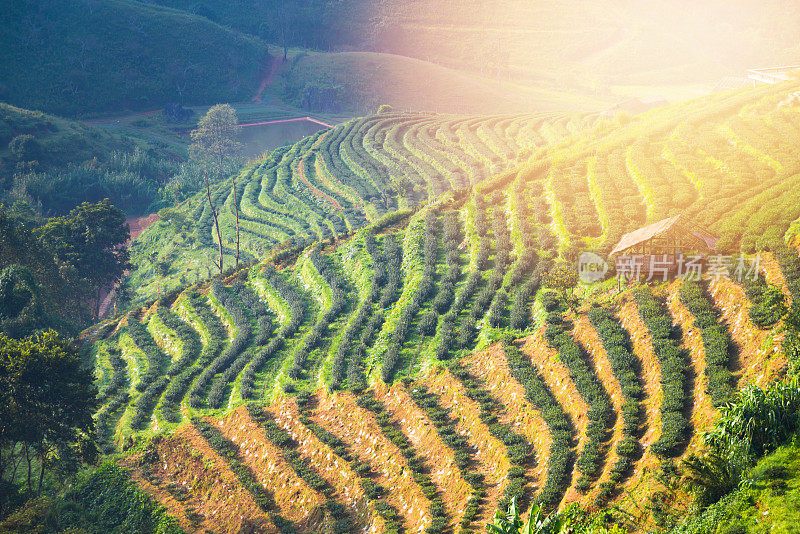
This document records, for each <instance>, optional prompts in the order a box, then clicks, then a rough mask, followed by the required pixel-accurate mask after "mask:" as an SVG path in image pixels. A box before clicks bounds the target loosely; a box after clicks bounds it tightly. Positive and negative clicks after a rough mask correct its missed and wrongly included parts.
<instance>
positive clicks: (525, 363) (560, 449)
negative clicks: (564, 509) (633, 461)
mask: <svg viewBox="0 0 800 534" xmlns="http://www.w3.org/2000/svg"><path fill="white" fill-rule="evenodd" d="M503 351H504V352H505V355H506V359H507V361H508V367H509V369H510V370H511V374H512V375H513V376H514V379H516V380H517V381H518V382H519V383H520V384H522V387H523V388H525V395H526V397H527V399H528V400H529V401H530V402H531V404H533V406H535V407H536V409H537V410H539V412H540V413H541V414H542V418H543V419H544V421H545V423H547V427H548V429H549V430H550V439H551V442H550V451H549V454H548V456H547V478H546V479H545V483H544V485H543V486H542V489H541V490H540V491H539V494H538V495H537V496H536V500H535V502H536V503H537V504H540V505H541V506H543V507H544V508H546V509H552V508H554V507H556V506H557V505H558V503H559V501H560V500H561V497H562V496H563V495H564V491H566V489H567V487H568V486H569V476H570V468H571V467H572V461H573V457H572V451H571V450H570V449H571V447H572V443H573V441H574V436H575V429H574V427H573V425H572V422H571V421H570V420H569V418H568V417H567V415H566V414H565V413H564V409H563V408H562V406H561V405H560V404H559V403H558V401H556V400H555V398H553V394H552V393H551V392H550V390H548V388H547V385H546V384H545V382H544V379H543V378H542V377H541V375H540V374H539V371H538V369H536V368H535V367H533V366H532V365H531V364H530V360H528V359H527V358H524V357H523V355H522V353H521V352H520V350H519V349H518V348H517V347H516V346H515V345H514V344H513V343H512V338H510V337H507V338H504V339H503Z"/></svg>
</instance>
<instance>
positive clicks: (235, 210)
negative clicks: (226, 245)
mask: <svg viewBox="0 0 800 534" xmlns="http://www.w3.org/2000/svg"><path fill="white" fill-rule="evenodd" d="M233 213H234V214H235V215H236V268H237V269H238V268H239V204H238V203H237V202H236V177H234V178H233Z"/></svg>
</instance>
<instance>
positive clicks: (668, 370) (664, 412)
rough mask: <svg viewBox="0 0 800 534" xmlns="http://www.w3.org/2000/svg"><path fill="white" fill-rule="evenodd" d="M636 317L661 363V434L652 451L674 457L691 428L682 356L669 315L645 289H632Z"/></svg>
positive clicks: (647, 289) (683, 358) (685, 364)
mask: <svg viewBox="0 0 800 534" xmlns="http://www.w3.org/2000/svg"><path fill="white" fill-rule="evenodd" d="M633 296H634V298H635V299H636V304H637V305H638V307H639V316H640V317H641V318H642V321H644V323H645V325H647V329H648V331H649V332H650V335H651V336H652V344H653V352H655V354H656V357H657V358H658V362H659V364H660V365H661V389H662V391H663V395H664V398H663V400H662V401H661V409H660V410H661V437H659V438H658V440H657V441H656V442H655V443H653V445H652V446H651V447H652V450H653V452H655V453H656V454H659V455H662V456H675V455H677V454H678V453H679V452H680V450H681V449H682V447H683V446H684V445H685V443H686V440H687V439H688V434H689V432H690V430H691V428H690V426H689V422H688V421H687V420H686V416H685V415H684V410H685V408H686V394H687V392H686V369H687V365H688V364H687V362H686V355H685V354H683V353H682V352H681V350H680V349H679V348H678V341H677V340H676V339H675V330H674V327H673V324H672V321H671V319H670V317H669V314H668V312H667V310H666V308H665V306H664V304H663V302H661V301H660V300H658V299H656V297H654V296H653V293H652V292H651V291H650V289H649V288H646V287H643V288H640V289H637V290H636V291H635V292H634V295H633Z"/></svg>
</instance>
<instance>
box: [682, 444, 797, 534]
mask: <svg viewBox="0 0 800 534" xmlns="http://www.w3.org/2000/svg"><path fill="white" fill-rule="evenodd" d="M744 478H745V480H746V481H748V482H749V487H743V488H741V489H739V490H738V491H735V492H733V493H732V494H730V495H729V496H727V497H725V498H724V499H723V500H722V501H721V502H719V503H717V504H715V505H713V506H711V507H710V508H709V509H708V510H706V511H705V512H704V513H703V514H702V515H700V516H698V517H693V518H690V519H689V520H688V521H687V522H686V523H685V524H684V525H683V526H682V527H680V528H678V529H676V530H674V531H673V532H674V534H726V533H731V534H733V533H738V534H766V533H767V532H772V533H778V534H788V533H790V532H797V528H798V527H797V525H798V521H800V442H798V438H797V436H795V437H794V439H792V441H791V442H790V443H788V444H786V445H784V446H783V447H781V448H779V449H778V450H777V451H775V452H774V453H772V454H770V455H769V456H767V457H765V458H763V459H762V460H761V461H760V462H759V463H758V465H756V466H755V467H754V468H753V469H751V470H750V472H749V473H747V474H746V476H745V477H744Z"/></svg>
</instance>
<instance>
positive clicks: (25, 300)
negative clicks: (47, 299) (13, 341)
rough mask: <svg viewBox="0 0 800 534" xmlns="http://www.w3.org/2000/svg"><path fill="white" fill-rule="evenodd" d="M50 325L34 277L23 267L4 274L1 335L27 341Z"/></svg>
mask: <svg viewBox="0 0 800 534" xmlns="http://www.w3.org/2000/svg"><path fill="white" fill-rule="evenodd" d="M49 322H50V321H49V320H48V317H47V315H46V313H45V308H44V303H43V301H42V295H41V288H39V285H38V284H37V283H36V280H34V278H33V273H31V271H30V270H29V269H27V268H25V267H23V266H21V265H9V266H8V267H6V268H5V269H2V270H0V333H1V334H5V335H7V336H9V337H17V338H19V337H25V336H28V335H30V334H32V333H33V332H35V331H37V330H41V329H43V328H45V327H46V326H47V324H48V323H49Z"/></svg>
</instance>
